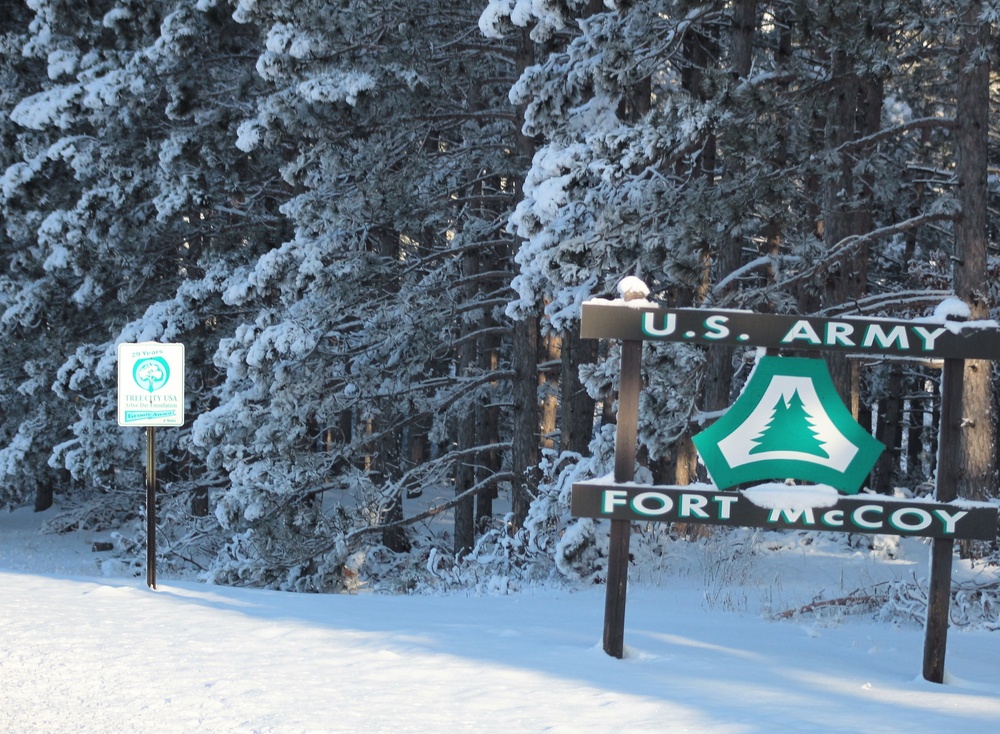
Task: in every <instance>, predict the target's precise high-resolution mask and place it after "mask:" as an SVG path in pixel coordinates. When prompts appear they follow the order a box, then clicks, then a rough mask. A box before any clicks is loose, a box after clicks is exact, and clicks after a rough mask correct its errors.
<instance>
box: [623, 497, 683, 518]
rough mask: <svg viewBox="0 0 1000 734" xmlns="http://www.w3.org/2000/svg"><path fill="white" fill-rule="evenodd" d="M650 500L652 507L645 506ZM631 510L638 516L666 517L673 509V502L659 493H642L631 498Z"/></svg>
mask: <svg viewBox="0 0 1000 734" xmlns="http://www.w3.org/2000/svg"><path fill="white" fill-rule="evenodd" d="M647 500H652V501H653V504H654V506H653V507H650V506H649V505H647V504H646V501H647ZM632 509H633V510H635V511H636V512H637V513H639V514H640V515H666V514H667V513H668V512H670V511H671V510H672V509H674V501H673V500H672V499H670V497H668V496H667V495H665V494H663V493H661V492H643V493H642V494H637V495H636V496H635V497H633V498H632Z"/></svg>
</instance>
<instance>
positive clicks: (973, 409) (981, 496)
mask: <svg viewBox="0 0 1000 734" xmlns="http://www.w3.org/2000/svg"><path fill="white" fill-rule="evenodd" d="M980 10H981V7H980V4H979V3H978V2H975V3H972V5H971V6H970V7H969V9H968V10H967V11H966V13H965V15H964V17H963V18H962V27H963V28H964V29H965V31H964V34H963V38H962V42H961V44H960V48H961V49H962V51H961V53H959V56H958V90H957V102H958V104H957V110H958V111H957V114H956V122H957V130H956V131H955V146H956V149H955V176H956V179H957V180H958V199H959V202H960V203H961V211H960V213H959V216H958V218H957V220H956V221H955V262H954V271H953V277H954V284H955V294H956V295H957V296H958V297H959V298H961V299H962V300H963V301H965V302H966V303H967V304H968V305H969V308H970V310H971V316H972V318H973V319H983V318H989V312H990V305H991V304H990V300H989V293H988V291H987V290H986V288H985V285H984V284H985V282H986V277H987V270H986V248H987V233H986V187H987V181H986V177H987V169H986V165H987V126H988V122H989V93H990V63H989V53H988V50H989V48H990V32H989V25H988V24H987V23H983V22H980V20H979V11H980ZM981 51H982V53H981V54H980V52H981ZM962 406H963V407H962V410H963V412H962V416H963V422H962V423H963V428H962V438H961V444H962V445H961V446H960V447H959V450H960V452H961V456H962V460H961V462H960V466H961V472H960V480H959V487H958V494H959V496H960V497H963V498H965V499H972V500H985V499H988V498H990V497H993V496H995V490H994V483H995V473H996V459H995V455H994V453H993V449H994V445H995V438H994V431H995V424H996V415H995V411H994V405H993V365H992V362H989V361H983V360H966V363H965V385H964V391H963V395H962Z"/></svg>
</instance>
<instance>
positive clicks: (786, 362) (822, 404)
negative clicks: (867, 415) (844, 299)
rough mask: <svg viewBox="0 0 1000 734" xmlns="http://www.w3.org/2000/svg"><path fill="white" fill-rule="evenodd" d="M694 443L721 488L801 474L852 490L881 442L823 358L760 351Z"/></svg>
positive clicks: (809, 479) (875, 457)
mask: <svg viewBox="0 0 1000 734" xmlns="http://www.w3.org/2000/svg"><path fill="white" fill-rule="evenodd" d="M693 440H694V445H695V447H696V448H697V449H698V453H699V454H701V458H702V460H703V461H704V462H705V466H706V467H707V468H708V473H709V474H710V475H711V477H712V480H713V481H714V482H715V484H716V485H717V486H718V487H719V488H720V489H726V488H727V487H733V486H735V485H737V484H742V483H744V482H756V481H761V480H765V479H777V480H782V479H800V480H802V481H806V482H815V483H816V484H828V485H830V486H831V487H835V488H837V489H839V490H840V491H841V492H843V493H845V494H857V493H858V492H859V491H860V489H861V486H862V485H863V484H864V481H865V478H866V477H867V476H868V473H869V472H870V471H871V470H872V467H873V466H874V465H875V462H876V461H877V460H878V457H879V455H880V454H881V453H882V451H884V450H885V447H884V446H883V445H882V444H881V443H880V442H879V441H876V440H875V439H874V438H873V437H872V436H871V434H869V433H868V431H866V430H865V429H864V428H862V427H861V426H860V425H859V424H858V423H857V421H855V420H854V418H853V416H851V413H850V411H849V410H848V409H847V408H846V407H845V406H844V403H843V402H842V401H841V399H840V396H839V395H838V394H837V391H836V389H835V388H834V386H833V380H832V379H831V378H830V372H829V371H828V370H827V367H826V362H824V361H823V360H822V359H803V358H800V357H763V358H761V359H760V360H758V362H757V365H756V367H755V368H754V371H753V374H751V375H750V379H749V381H748V382H747V384H746V387H745V388H744V390H743V393H742V394H741V395H740V397H739V398H738V399H737V400H736V402H735V403H733V405H732V406H731V407H730V408H729V410H727V411H726V414H725V415H724V416H722V418H720V419H719V420H718V421H716V422H715V423H714V424H713V425H711V426H709V427H708V428H707V429H705V430H704V431H702V432H701V433H699V434H698V435H696V436H695V437H694V438H693Z"/></svg>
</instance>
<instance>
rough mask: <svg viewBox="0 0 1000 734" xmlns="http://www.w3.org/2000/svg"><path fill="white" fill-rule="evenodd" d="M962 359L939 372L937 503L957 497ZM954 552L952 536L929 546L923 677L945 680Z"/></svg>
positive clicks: (934, 541) (962, 375)
mask: <svg viewBox="0 0 1000 734" xmlns="http://www.w3.org/2000/svg"><path fill="white" fill-rule="evenodd" d="M964 377H965V360H964V359H946V360H944V371H943V373H942V375H941V428H940V430H939V431H938V459H937V483H936V486H935V490H934V494H935V499H936V500H937V501H938V502H951V501H952V500H953V499H955V498H956V496H957V487H958V480H959V472H960V467H959V459H960V457H959V450H958V448H959V438H960V434H961V431H962V385H963V382H964ZM954 551H955V541H954V539H952V538H935V539H934V540H933V541H932V546H931V568H930V580H929V582H928V583H929V586H928V590H927V625H926V627H925V628H924V668H923V673H924V679H925V680H928V681H930V682H931V683H943V682H944V655H945V648H946V647H947V644H948V615H949V608H950V606H951V563H952V557H953V554H954Z"/></svg>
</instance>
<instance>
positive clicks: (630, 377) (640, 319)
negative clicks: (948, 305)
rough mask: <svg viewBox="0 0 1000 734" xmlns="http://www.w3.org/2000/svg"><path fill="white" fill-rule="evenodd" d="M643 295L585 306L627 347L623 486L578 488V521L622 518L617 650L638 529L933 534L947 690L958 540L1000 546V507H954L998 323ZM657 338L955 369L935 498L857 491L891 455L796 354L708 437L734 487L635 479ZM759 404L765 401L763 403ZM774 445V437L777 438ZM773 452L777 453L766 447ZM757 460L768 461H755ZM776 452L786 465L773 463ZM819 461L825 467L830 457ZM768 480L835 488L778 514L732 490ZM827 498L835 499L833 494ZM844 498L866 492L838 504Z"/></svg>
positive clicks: (931, 659) (590, 321) (933, 658)
mask: <svg viewBox="0 0 1000 734" xmlns="http://www.w3.org/2000/svg"><path fill="white" fill-rule="evenodd" d="M642 297H643V296H635V294H634V293H633V294H632V298H631V300H632V301H633V302H632V303H629V302H628V301H629V300H630V298H629V295H626V298H625V300H623V301H602V300H595V301H589V302H587V303H585V304H584V305H583V316H582V320H581V329H580V334H581V336H582V337H584V338H591V339H620V340H622V344H621V375H620V380H619V394H618V417H617V420H618V425H617V432H616V434H615V471H614V478H613V481H610V482H609V481H607V479H605V480H599V481H592V482H580V483H577V484H574V485H573V489H572V500H571V511H572V514H573V516H574V517H593V518H605V519H608V520H610V521H611V541H610V548H609V550H608V581H607V590H606V599H605V614H604V650H605V652H606V653H607V654H609V655H611V656H613V657H617V658H620V657H622V655H623V652H624V637H625V600H626V594H627V586H628V558H629V533H630V523H631V522H632V520H644V521H651V520H652V521H662V522H675V521H681V522H687V523H703V524H717V525H731V526H751V527H766V528H800V529H810V530H827V531H841V532H843V531H847V532H862V533H882V534H891V535H908V536H924V537H930V538H932V543H933V548H932V554H931V567H930V580H929V585H930V589H929V594H928V609H927V626H926V632H925V638H924V661H923V676H924V678H925V679H927V680H928V681H932V682H935V683H941V682H943V680H944V658H945V648H946V642H947V631H948V611H949V605H950V599H951V564H952V556H953V551H954V545H955V540H956V539H982V540H995V539H996V536H997V507H996V506H995V505H992V504H989V503H974V502H967V501H963V502H956V501H955V500H956V499H957V497H956V487H957V482H958V476H959V467H958V451H957V449H958V445H959V436H960V431H961V419H962V381H963V372H964V367H965V360H966V359H1000V329H997V328H996V327H995V326H994V325H992V324H983V323H978V324H958V323H946V322H943V321H941V320H936V321H935V320H929V319H925V320H913V321H890V320H886V319H860V318H858V319H854V318H842V319H821V318H800V317H797V316H774V315H759V314H751V313H744V312H736V311H710V310H706V309H663V308H658V307H656V306H655V305H652V304H649V303H648V302H645V301H639V302H638V303H636V300H637V298H642ZM646 340H658V341H679V342H685V341H686V342H690V343H695V344H709V345H711V344H718V345H728V346H756V347H765V348H768V350H769V352H770V351H772V350H792V351H795V352H803V351H839V352H846V353H848V354H850V355H859V356H864V355H874V354H877V355H881V356H883V357H889V358H893V357H895V358H900V359H907V358H909V359H913V358H921V359H931V358H934V359H944V374H943V377H942V390H941V427H940V434H939V440H938V466H937V477H936V489H935V500H936V501H935V502H928V501H926V500H912V501H906V500H898V499H896V498H888V497H880V496H878V495H871V494H857V493H858V491H859V489H860V484H861V482H862V481H863V479H864V476H865V475H866V474H867V472H868V471H869V470H870V468H871V463H873V462H874V458H875V457H877V454H878V453H879V452H880V451H881V448H879V449H877V450H876V449H874V448H873V447H872V446H871V445H869V442H873V441H874V439H872V438H871V436H870V435H866V436H864V437H859V436H858V433H857V428H858V427H857V425H856V424H854V426H853V427H852V426H850V425H847V422H845V420H844V419H843V417H839V418H838V413H837V411H836V410H832V409H829V406H830V404H831V402H833V401H832V400H831V396H830V394H829V392H824V391H825V390H827V388H826V387H824V380H823V379H821V375H820V372H822V371H825V367H819V366H818V365H809V364H799V363H800V362H802V363H804V362H815V360H801V359H795V358H786V359H787V362H785V364H787V365H788V367H789V371H788V372H789V373H788V374H782V373H781V367H780V366H776V365H775V363H771V364H770V365H769V367H768V369H766V370H763V372H764V373H766V374H765V376H764V377H763V378H761V380H759V383H765V384H758V385H757V386H755V387H754V389H751V385H750V384H748V386H747V388H745V391H744V394H743V395H742V396H741V399H740V401H737V405H740V404H741V401H742V402H743V405H742V407H740V408H739V409H737V405H734V406H733V408H732V409H731V411H730V412H729V413H727V414H726V416H725V417H724V418H723V419H721V420H720V421H719V422H718V423H717V424H716V425H715V426H713V427H710V428H709V429H706V431H704V432H702V433H701V434H699V436H696V437H695V443H696V446H698V449H699V453H700V454H701V455H702V459H703V461H705V464H706V466H707V467H708V469H709V473H710V474H712V475H713V477H715V478H716V480H717V481H719V480H718V477H716V475H718V476H719V477H724V478H725V483H720V484H719V487H708V486H705V485H701V486H697V487H674V486H645V485H636V484H635V483H634V482H633V479H634V477H635V457H636V438H637V431H638V419H639V393H640V385H641V355H642V342H643V341H646ZM766 359H767V358H766ZM778 362H779V364H780V363H781V362H782V360H778ZM753 379H754V378H751V381H753ZM827 379H828V375H827ZM789 394H791V397H789ZM748 395H749V396H750V397H747V396H748ZM754 400H756V401H758V403H753V402H752V401H754ZM810 401H811V403H810ZM837 401H839V398H838V399H837ZM748 402H749V403H750V405H747V403H748ZM761 406H763V407H761ZM839 407H840V408H842V407H843V406H842V405H841V406H839ZM778 414H780V415H781V416H782V418H781V420H783V421H784V422H785V424H787V425H792V422H793V421H796V420H797V421H798V422H799V425H802V426H804V427H805V426H812V424H810V423H806V422H805V419H804V418H803V416H808V417H810V418H811V419H812V420H813V421H814V423H815V424H816V425H819V424H822V426H823V427H821V428H817V429H816V431H815V432H816V433H817V434H819V433H820V432H822V431H826V434H824V435H826V436H829V435H833V436H838V437H840V438H841V439H843V440H841V441H840V444H841V447H840V448H837V449H836V450H837V451H841V453H842V454H844V455H842V456H831V455H827V454H828V453H829V452H827V451H826V450H825V448H824V447H827V446H833V445H834V444H835V443H836V442H833V441H829V440H827V439H823V440H822V441H820V440H818V439H817V438H816V437H812V436H807V439H811V442H810V440H807V439H803V437H802V435H801V433H802V432H801V431H800V432H798V435H797V436H796V438H795V439H794V440H795V441H797V446H798V447H797V448H792V447H791V446H789V447H784V446H782V445H780V441H781V438H780V436H781V435H782V434H783V433H784V434H791V435H793V436H794V435H796V432H794V431H778V430H771V431H768V426H769V425H770V423H769V422H768V421H775V420H779V419H778V418H777V417H775V416H776V415H778ZM765 416H770V417H765ZM817 416H819V418H817ZM824 420H825V423H824ZM746 425H752V426H753V430H754V431H755V432H756V433H755V436H756V437H751V438H747V437H746V436H740V435H739V434H740V430H741V429H742V428H743V427H744V426H746ZM748 430H749V429H748ZM806 433H809V431H806ZM765 435H767V436H768V438H767V439H766V440H765V439H764V438H763V437H764V436H765ZM699 437H700V441H699ZM699 443H700V445H699ZM724 444H726V445H724ZM764 444H766V450H763V451H762V450H761V447H762V446H763V445H764ZM734 447H735V448H734ZM786 449H791V450H786ZM796 450H798V451H804V452H809V451H812V453H813V455H812V456H809V457H806V458H808V459H809V460H808V461H797V460H796V459H795V451H796ZM831 451H833V449H831ZM758 452H759V453H761V454H763V456H751V455H752V454H755V453H758ZM768 455H770V456H772V457H777V458H773V459H769V458H767V457H768ZM820 455H822V456H823V457H824V458H822V459H821V458H818V457H819V456H820ZM789 456H791V457H792V458H791V459H789ZM859 462H861V463H859ZM799 465H801V468H800V467H799ZM866 466H867V468H865V467H866ZM817 467H818V468H817ZM769 472H770V473H769ZM774 474H777V475H774ZM765 475H766V476H767V478H772V479H776V480H781V479H800V480H805V481H818V482H821V483H822V484H824V485H830V486H826V487H825V488H821V487H813V488H811V489H812V490H813V491H812V493H811V494H810V493H809V490H810V488H808V487H803V488H801V490H802V495H801V496H802V497H803V501H802V502H800V503H799V504H797V505H795V506H794V507H788V508H779V509H774V508H770V509H768V508H765V507H762V506H761V505H759V504H757V503H756V502H755V501H754V493H753V488H751V489H748V490H743V491H722V490H725V489H726V487H732V486H736V485H738V484H743V483H745V482H746V481H747V479H748V478H751V479H752V480H754V481H756V480H758V479H762V478H764V476H765ZM833 487H836V489H834V488H833ZM826 490H829V492H828V493H825V492H826ZM838 490H839V492H841V493H844V494H848V495H855V496H852V497H839V496H838ZM824 493H825V494H824Z"/></svg>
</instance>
